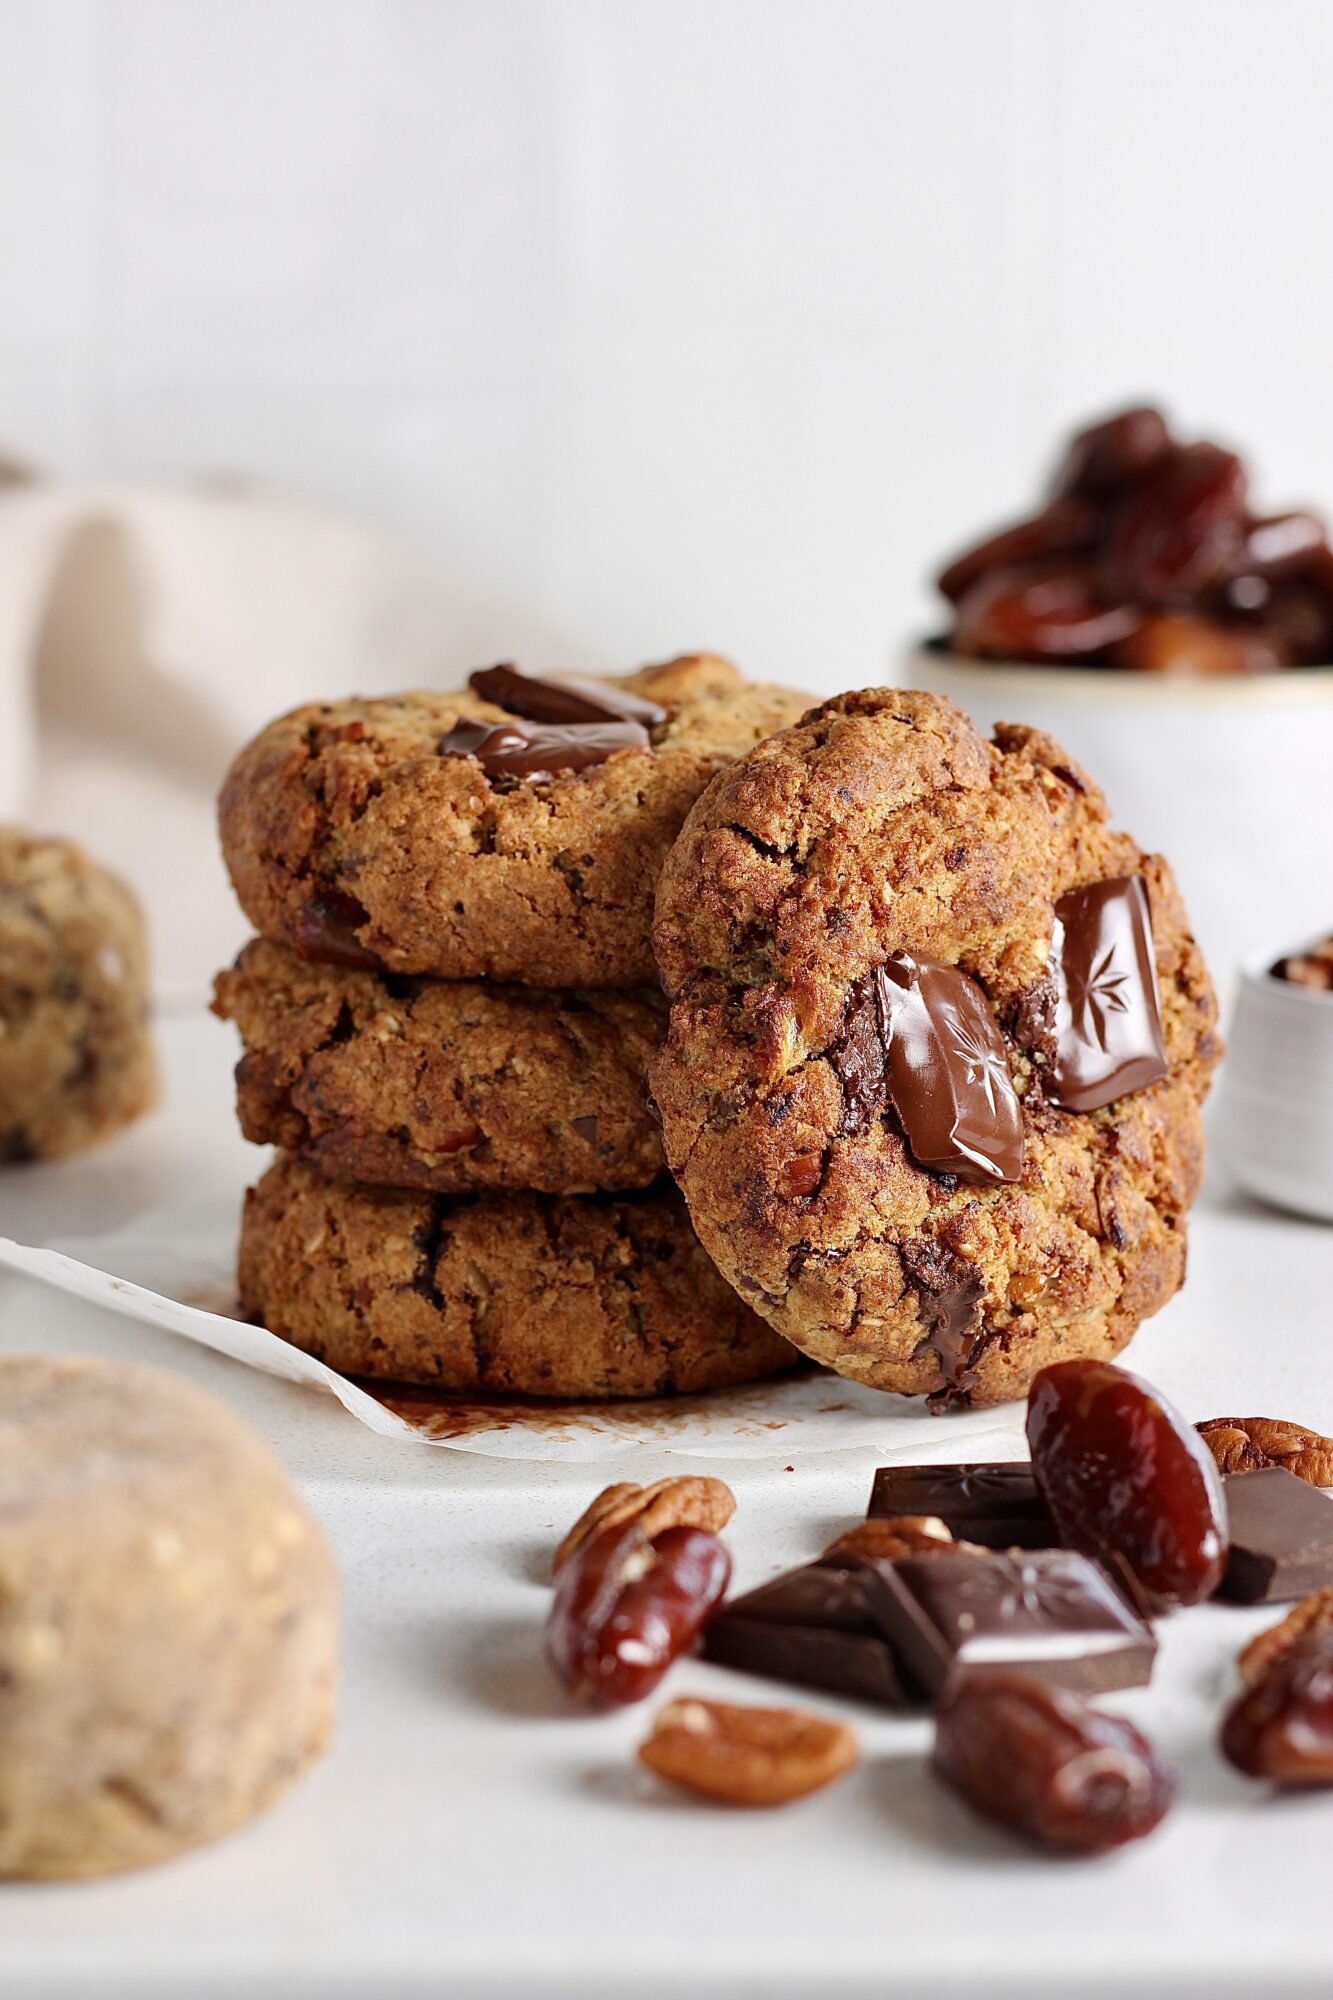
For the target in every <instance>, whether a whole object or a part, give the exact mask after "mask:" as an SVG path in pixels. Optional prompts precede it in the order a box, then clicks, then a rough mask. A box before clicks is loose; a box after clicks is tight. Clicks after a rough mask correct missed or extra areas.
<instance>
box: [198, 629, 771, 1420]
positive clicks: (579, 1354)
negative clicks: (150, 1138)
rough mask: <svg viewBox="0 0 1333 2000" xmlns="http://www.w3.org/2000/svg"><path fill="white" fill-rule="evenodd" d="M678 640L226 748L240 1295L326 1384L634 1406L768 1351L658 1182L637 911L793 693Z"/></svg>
mask: <svg viewBox="0 0 1333 2000" xmlns="http://www.w3.org/2000/svg"><path fill="white" fill-rule="evenodd" d="M806 705H807V704H806V699H805V697H803V696H801V695H798V694H795V693H793V692H791V691H790V690H787V689H783V688H776V687H768V686H757V685H752V684H748V683H746V682H745V681H743V680H742V678H741V676H740V675H739V674H738V673H737V672H736V670H735V669H734V668H733V667H731V666H730V665H728V664H727V662H726V661H724V660H719V659H715V658H711V657H707V656H691V657H688V658H684V659H678V660H672V661H669V662H667V663H666V664H665V665H661V666H657V667H650V668H645V669H644V670H642V671H641V672H639V673H636V674H632V675H629V676H627V677H625V678H624V679H618V680H605V681H604V680H598V681H572V680H566V679H560V680H539V679H535V678H532V677H530V676H528V675H524V674H520V673H518V672H516V671H515V670H514V669H513V668H510V667H494V668H490V669H487V670H486V671H484V672H480V673H476V674H473V675H472V677H471V680H470V682H469V684H468V687H467V688H466V689H465V690H463V691H461V692H459V693H451V694H435V693H418V694H408V695H403V696H399V697H394V698H389V699H381V700H366V701H362V700H349V701H341V702H335V703H326V704H318V705H312V706H310V707H307V708H302V709H298V710H296V711H295V712H294V713H293V714H291V715H288V716H285V717H283V718H282V719H281V720H279V721H277V722H275V723H273V724H271V725H270V726H269V727H268V728H267V729H265V730H264V731H263V732H262V733H261V734H260V735H259V736H258V737H257V738H256V739H255V740H254V742H252V743H251V744H250V745H248V746H247V748H246V749H245V750H243V751H242V752H241V754H240V756H239V757H238V758H237V760H236V763H235V764H234V766H233V767H232V770H231V772H230V773H229V775H228V778H227V781H226V784H225V786H224V788H223V793H222V800H221V831H222V843H223V850H224V853H225V856H226V860H227V865H228V867H229V869H230V871H231V877H232V882H233V884H234V886H235V889H236V893H237V895H238V897H239V899H240V902H241V905H242V907H243V909H244V910H245V913H246V915H247V916H248V917H249V919H250V920H251V922H252V923H253V924H254V926H255V928H256V930H257V931H258V932H259V933H260V935H259V936H258V937H257V938H255V939H254V940H253V941H252V942H251V943H250V944H248V945H247V946H246V947H245V949H244V950H243V951H242V953H241V955H240V957H239V959H238V960H237V963H236V964H235V966H234V967H233V968H232V969H231V970H230V971H228V972H225V973H223V974H222V975H221V976H220V978H219V979H218V982H217V992H216V999H215V1003H214V1005H215V1011H216V1012H217V1013H219V1014H220V1015H222V1016H223V1017H224V1018H225V1019H228V1020H231V1021H234V1022H235V1023H236V1025H237V1027H238V1028H239V1030H240V1033H241V1036H242V1039H243V1041H244V1044H245V1053H244V1055H243V1057H242V1059H241V1062H240V1065H239V1067H238V1070H237V1088H238V1105H239V1115H240V1120H241V1125H242V1128H243V1129H244V1131H245V1134H246V1137H247V1138H249V1139H251V1140H254V1141H255V1142H256V1143H258V1144H267V1145H274V1146H276V1147H277V1148H278V1149H279V1152H278V1157H277V1160H276V1162H275V1163H274V1165H273V1166H272V1167H271V1168H270V1169H269V1171H268V1173H267V1174H265V1176H264V1178H263V1179H262V1180H261V1181H260V1183H259V1185H258V1186H257V1187H256V1188H253V1189H252V1190H251V1191H250V1193H249V1195H248V1196H247V1199H246V1207H245V1216H244V1221H243V1225H242V1236H241V1251H240V1287H241V1300H242V1306H243V1309H244V1310H245V1311H246V1312H247V1313H249V1314H250V1315H251V1316H253V1317H254V1318H256V1319H258V1320H261V1321H262V1322H263V1323H264V1324H265V1325H266V1326H268V1327H269V1328H271V1329H272V1330H273V1331H274V1332H275V1333H278V1334H280V1335H282V1336H283V1337H284V1338H285V1339H288V1340H290V1341H292V1342H294V1343H295V1344H296V1345H297V1346H299V1347H302V1348H304V1349H306V1350H307V1351H308V1352H310V1353H313V1354H315V1355H318V1356H319V1357H320V1358H321V1359H323V1360H325V1361H327V1362H329V1363H330V1364H331V1365H332V1366H334V1367H335V1368H338V1369H340V1370H342V1371H344V1372H346V1373H349V1374H354V1375H362V1376H369V1377H376V1378H382V1379H387V1380H394V1381H400V1382H410V1383H425V1384H430V1385H434V1386H436V1387H440V1388H445V1389H456V1390H484V1391H487V1392H490V1391H509V1392H516V1393H520V1394H526V1395H538V1396H552V1397H580V1396H649V1395H658V1394H661V1393H664V1392H667V1391H681V1390H698V1389H704V1388H710V1387H717V1386H722V1385H725V1384H734V1383H738V1382H746V1381H752V1380H756V1379H758V1378H760V1377H762V1376H765V1375H768V1374H771V1373H773V1372H774V1371H776V1370H777V1369H780V1368H782V1367H784V1366H786V1365H787V1364H788V1363H789V1362H790V1360H791V1358H792V1357H791V1349H790V1348H789V1347H788V1346H787V1345H786V1343H785V1341H784V1340H782V1339H781V1338H780V1337H779V1336H778V1335H777V1334H776V1333H774V1332H773V1330H772V1329H771V1328H770V1327H769V1326H767V1325H766V1324H765V1323H764V1322H763V1321H762V1320H760V1319H759V1318H757V1317H756V1315H755V1314H753V1313H752V1312H751V1311H750V1310H749V1308H748V1307H747V1306H746V1305H744V1304H743V1303H742V1301H741V1300H740V1299H739V1298H738V1297H737V1295H736V1294H735V1293H734V1292H733V1291H732V1290H731V1289H730V1287H729V1286H728V1285H727V1284H726V1283H725V1282H724V1281H723V1279H722V1278H721V1277H720V1276H719V1275H718V1273H717V1271H716V1270H715V1269H714V1267H713V1265H712V1264H711V1262H710V1261H709V1259H708V1257H707V1256H706V1255H705V1254H704V1252H703V1250H702V1249H701V1247H700V1245H699V1243H698V1241H697V1240H696V1238H695V1236H694V1234H693V1231H692V1229H691V1226H690V1223H689V1220H688V1217H687V1215H686V1211H685V1207H684V1204H683V1202H682V1200H681V1197H680V1195H679V1194H678V1193H677V1192H676V1189H675V1187H674V1186H673V1184H672V1183H671V1181H670V1179H669V1177H668V1176H667V1174H666V1171H665V1163H664V1160H663V1155H662V1150H661V1143H660V1139H659V1135H658V1130H657V1127H656V1124H655V1122H654V1120H653V1117H652V1115H651V1113H650V1110H649V1105H648V1100H647V1095H646V1090H645V1082H644V1079H645V1072H646V1068H647V1064H648V1061H649V1058H650V1057H651V1055H652V1054H653V1053H654V1051H655V1050H656V1048H657V1047H658V1045H659V1043H660V1042H661V1039H662V1036H663V1034H664V1032H665V1026H666V1016H665V1008H664V1003H663V1001H662V999H661V995H660V992H659V989H658V985H657V972H656V966H655V963H654V959H653V953H652V943H651V925H652V912H653V897H654V892H655V889H656V884H657V878H658V875H659V873H660V871H661V867H662V863H663V861H664V858H665V856H666V853H667V850H668V849H669V847H670V846H671V844H672V842H673V841H674V839H675V837H676V835H677V833H678V832H679V830H680V827H681V825H682V823H683V821H684V819H685V816H686V814H687V812H688V811H689V809H690V807H691V805H692V804H693V802H694V800H695V799H696V798H697V797H698V796H699V794H700V793H701V792H702V791H703V789H704V787H705V786H706V785H707V784H708V782H709V780H710V779H711V778H712V777H713V776H714V775H715V774H716V773H717V772H718V771H719V770H721V769H722V768H723V767H724V766H726V765H728V764H730V763H731V762H732V761H733V760H734V759H736V758H737V757H739V756H742V755H743V754H744V753H745V752H746V751H748V750H749V749H751V748H752V747H753V746H754V745H755V744H757V743H759V742H760V741H762V740H763V739H764V738H766V737H767V736H769V735H771V734H772V733H773V731H775V730H778V729H783V728H786V727H789V726H790V725H791V724H792V723H794V722H795V721H796V719H797V718H798V716H799V715H800V713H801V712H802V710H803V709H804V708H805V706H806Z"/></svg>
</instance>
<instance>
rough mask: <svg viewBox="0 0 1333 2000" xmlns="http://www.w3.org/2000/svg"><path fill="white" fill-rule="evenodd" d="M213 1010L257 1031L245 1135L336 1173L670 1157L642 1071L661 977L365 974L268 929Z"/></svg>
mask: <svg viewBox="0 0 1333 2000" xmlns="http://www.w3.org/2000/svg"><path fill="white" fill-rule="evenodd" d="M213 1011H214V1013H216V1014H220V1015H221V1016H222V1018H223V1019H224V1020H229V1021H234V1022H235V1023H236V1025H237V1027H238V1028H239V1029H240V1031H241V1035H242V1038H243V1040H244V1042H245V1054H244V1055H243V1056H242V1057H241V1060H240V1063H239V1064H238V1066H237V1070H236V1102H237V1109H238V1111H239V1114H240V1120H241V1129H242V1130H243V1131H244V1133H245V1136H246V1138H247V1139H251V1140H253V1141H254V1143H255V1144H256V1145H259V1146H282V1147H284V1148H285V1149H286V1150H287V1151H288V1152H291V1153H295V1154H297V1155H298V1157H299V1158H301V1159H303V1160H305V1161H307V1162H308V1163H309V1164H310V1165H311V1166H312V1167H316V1168H318V1170H319V1172H320V1173H322V1174H324V1175H326V1176H327V1177H328V1178H329V1179H330V1180H340V1181H360V1182H365V1183H367V1184H368V1185H370V1186H378V1187H397V1188H430V1189H433V1190H436V1191H438V1192H439V1193H442V1194H463V1193H466V1192H468V1190H469V1189H473V1188H540V1189H541V1190H543V1191H544V1192H546V1193H551V1194H574V1193H578V1192H580V1191H583V1190H587V1189H592V1188H633V1187H646V1186H647V1185H648V1183H649V1182H650V1181H652V1180H655V1179H656V1178H657V1177H658V1175H659V1174H661V1172H662V1170H663V1166H664V1164H665V1162H664V1161H663V1158H662V1141H661V1136H660V1134H659V1132H658V1129H657V1122H656V1120H655V1119H654V1118H653V1116H652V1114H651V1112H650V1111H649V1108H648V1092H647V1086H646V1084H645V1081H644V1078H645V1075H646V1072H647V1068H648V1058H649V1056H650V1055H651V1054H652V1053H653V1051H654V1049H655V1048H656V1047H657V1045H658V1043H659V1042H660V1041H661V1039H662V1036H663V1035H664V1034H665V1032H666V1003H665V1002H664V1000H663V999H662V996H661V994H660V992H656V991H641V992H614V991H602V992H598V991H596V990H593V989H588V990H585V991H584V992H582V993H565V992H553V991H542V990H541V989H540V988H538V987H521V986H500V985H492V984H491V983H490V982H489V981H486V980H479V979H460V980H446V979H418V978H413V977H411V976H410V975H408V974H406V973H378V972H357V971H353V970H352V969H350V968H349V967H346V966H340V965H310V964H307V962H306V961H305V960H304V959H302V958H299V957H298V956H297V954H296V953H295V952H294V951H289V950H288V948H287V947H286V945H281V944H270V943H269V942H268V940H267V939H266V938H256V939H254V941H253V942H252V943H251V944H248V945H247V946H246V947H245V950H244V951H243V952H242V953H241V955H240V957H239V958H238V959H237V961H236V963H235V965H234V966H232V967H231V968H230V970H228V971H227V972H223V973H221V974H219V976H218V980H217V985H216V998H215V999H214V1002H213Z"/></svg>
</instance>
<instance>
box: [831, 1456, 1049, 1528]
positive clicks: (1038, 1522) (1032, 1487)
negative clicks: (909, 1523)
mask: <svg viewBox="0 0 1333 2000" xmlns="http://www.w3.org/2000/svg"><path fill="white" fill-rule="evenodd" d="M866 1513H867V1518H868V1519H870V1520H872V1521H876V1520H886V1519H889V1518H891V1517H893V1516H894V1515H898V1514H933V1515H935V1516H936V1517H937V1519H939V1520H941V1521H943V1523H944V1525H945V1527H946V1528H948V1529H949V1531H950V1533H951V1534H953V1535H954V1536H955V1537H956V1538H957V1540H959V1541H960V1542H977V1543H979V1544H980V1545H981V1547H982V1548H986V1549H1049V1548H1054V1547H1055V1545H1056V1542H1057V1540H1058V1537H1057V1535H1056V1532H1055V1526H1054V1524H1053V1522H1052V1520H1051V1517H1050V1515H1049V1514H1048V1513H1047V1511H1046V1508H1045V1505H1044V1503H1043V1501H1042V1498H1041V1495H1040V1494H1039V1493H1038V1491H1037V1482H1036V1480H1035V1479H1034V1478H1033V1476H1032V1467H1031V1466H1030V1465H1028V1464H1026V1463H1025V1462H1024V1461H1022V1460H1020V1459H1016V1460H1014V1462H1013V1463H1012V1464H1004V1463H999V1464H993V1465H881V1466H880V1468H879V1470H878V1471H877V1472H876V1474H875V1478H874V1483H873V1484H872V1486H871V1489H870V1505H869V1507H868V1508H867V1510H866Z"/></svg>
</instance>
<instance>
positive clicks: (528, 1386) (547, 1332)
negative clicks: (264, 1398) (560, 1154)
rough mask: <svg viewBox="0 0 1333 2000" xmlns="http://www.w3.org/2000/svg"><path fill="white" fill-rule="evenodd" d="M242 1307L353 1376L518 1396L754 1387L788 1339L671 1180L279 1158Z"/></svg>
mask: <svg viewBox="0 0 1333 2000" xmlns="http://www.w3.org/2000/svg"><path fill="white" fill-rule="evenodd" d="M240 1291H241V1305H242V1310H243V1311H244V1312H246V1313H247V1314H249V1315H250V1316H251V1317H253V1318H255V1319H258V1320H260V1321H262V1322H263V1324H264V1325H265V1326H267V1327H269V1328H270V1330H271V1331H272V1332H274V1333H277V1334H280V1335H281V1336H282V1338H283V1339H284V1340H290V1341H291V1342H292V1343H293V1344H294V1345H295V1346H297V1347H301V1348H304V1349H305V1350H306V1352H307V1353H309V1354H314V1355H316V1356H317V1357H318V1358H319V1359H320V1360H321V1361H326V1362H328V1363H329V1365H330V1366H331V1367H333V1368H337V1369H340V1370H341V1371H342V1372H343V1373H345V1374H349V1375H365V1376H372V1377H377V1378H380V1379H382V1380H389V1381H398V1382H416V1383H425V1384H428V1385H429V1386H431V1387H433V1388H437V1389H464V1390H466V1389H481V1390H486V1391H487V1392H492V1391H501V1392H512V1393H515V1394H519V1395H525V1396H552V1397H566V1398H568V1397H619V1396H660V1395H666V1394H668V1393H671V1392H687V1391H693V1390H699V1389H716V1388H723V1387H727V1386H729V1385H733V1384H736V1383H741V1382H754V1381H758V1380H760V1379H761V1378H762V1377H763V1376H766V1375H772V1374H774V1373H776V1372H777V1370H778V1369H780V1368H784V1367H788V1366H790V1365H791V1363H792V1361H793V1360H794V1358H795V1357H794V1356H793V1354H792V1351H791V1349H790V1348H789V1347H788V1346H787V1344H786V1343H785V1341H782V1340H780V1339H779V1338H778V1336H777V1335H776V1334H775V1333H774V1332H773V1331H772V1329H771V1328H770V1327H768V1326H767V1325H765V1323H764V1321H763V1320H762V1319H760V1318H759V1317H758V1316H757V1315H756V1314H754V1313H752V1312H751V1311H750V1309H749V1308H748V1307H747V1306H746V1305H744V1304H743V1303H742V1301H741V1300H740V1299H738V1298H737V1297H736V1295H735V1293H734V1292H732V1291H730V1290H729V1289H728V1287H727V1286H726V1285H724V1284H723V1282H722V1280H721V1278H720V1277H719V1276H718V1274H717V1272H716V1271H715V1270H714V1269H713V1267H712V1265H711V1264H710V1263H709V1261H708V1259H707V1257H705V1255H704V1253H703V1251H702V1250H701V1249H700V1247H699V1245H698V1243H697V1242H696V1241H695V1239H694V1235H693V1232H692V1231H691V1229H690V1226H689V1221H688V1218H687V1217H686V1214H685V1205H684V1203H683V1202H682V1201H681V1199H680V1196H679V1195H678V1194H677V1192H676V1190H675V1189H674V1188H673V1187H672V1186H671V1184H670V1182H669V1181H665V1182H663V1183H660V1184H659V1185H658V1186H656V1187H653V1188H649V1189H646V1190H644V1191H643V1192H642V1193H639V1194H620V1195H608V1194H603V1195H541V1194H485V1195H475V1196H471V1197H464V1198H462V1199H457V1198H452V1197H449V1196H447V1195H436V1196H430V1195H421V1194H407V1193H395V1192H392V1191H390V1190H387V1189H383V1188H378V1189H377V1188H349V1187H340V1186H335V1185H334V1184H333V1183H331V1182H329V1181H326V1180H323V1179H322V1178H321V1177H320V1176H319V1175H318V1174H316V1173H314V1172H312V1171H311V1169H310V1168H309V1167H305V1166H302V1165H301V1164H300V1162H299V1161H295V1160H290V1159H287V1158H286V1157H284V1156H280V1157H279V1159H278V1160H277V1162H276V1163H275V1164H274V1165H273V1166H272V1167H271V1168H270V1169H269V1171H268V1173H267V1174H265V1176H264V1178H263V1180H262V1181H260V1183H259V1185H258V1187H255V1188H252V1189H251V1190H250V1192H249V1194H248V1195H247V1197H246V1203H245V1214H244V1219H243V1222H242V1227H241V1249H240Z"/></svg>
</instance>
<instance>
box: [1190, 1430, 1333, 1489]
mask: <svg viewBox="0 0 1333 2000" xmlns="http://www.w3.org/2000/svg"><path fill="white" fill-rule="evenodd" d="M1198 1431H1199V1436H1200V1437H1201V1438H1202V1439H1203V1441H1204V1443H1205V1444H1206V1445H1207V1447H1208V1449H1209V1451H1210V1452H1211V1453H1212V1454H1213V1457H1214V1458H1215V1459H1216V1460H1217V1465H1218V1470H1219V1471H1221V1472H1262V1471H1264V1470H1265V1469H1266V1468H1267V1467H1268V1466H1270V1465H1280V1466H1282V1467H1283V1468H1284V1469H1285V1470H1286V1471H1287V1472H1291V1473H1294V1474H1295V1476H1296V1478H1297V1479H1303V1480H1304V1481H1305V1483H1306V1485H1307V1486H1333V1438H1326V1437H1321V1436H1320V1434H1319V1432H1318V1431H1312V1430H1307V1429H1306V1427H1305V1425H1304V1424H1292V1423H1288V1422H1287V1421H1286V1420H1285V1419H1284V1418H1282V1417H1210V1418H1209V1420H1208V1422H1207V1423H1205V1424H1200V1425H1199V1426H1198Z"/></svg>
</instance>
